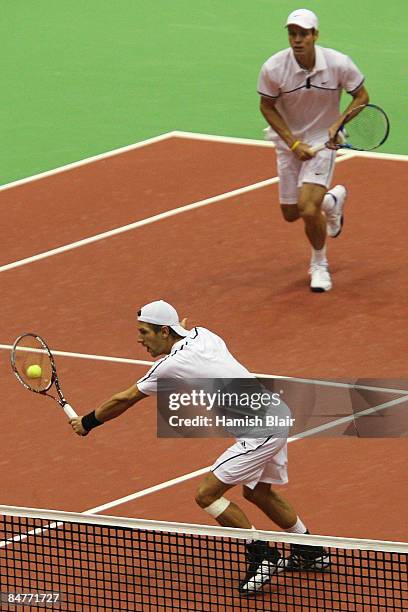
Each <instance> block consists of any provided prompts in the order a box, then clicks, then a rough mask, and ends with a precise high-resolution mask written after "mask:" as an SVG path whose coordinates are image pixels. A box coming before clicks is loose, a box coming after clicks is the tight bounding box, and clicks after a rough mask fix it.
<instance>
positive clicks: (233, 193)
mask: <svg viewBox="0 0 408 612" xmlns="http://www.w3.org/2000/svg"><path fill="white" fill-rule="evenodd" d="M278 181H279V179H278V177H276V176H275V177H273V178H270V179H266V180H264V181H259V182H257V183H253V184H252V185H247V186H246V187H240V188H239V189H234V190H233V191H227V192H225V193H220V194H219V195H216V196H213V197H211V198H206V199H205V200H199V201H198V202H192V203H191V204H185V205H184V206H180V207H178V208H173V209H171V210H168V211H166V212H163V213H159V214H158V215H153V216H152V217H147V218H146V219H141V220H140V221H135V222H134V223H130V224H129V225H123V226H122V227H117V228H116V229H113V230H109V231H107V232H103V233H101V234H96V235H95V236H90V237H89V238H84V239H83V240H78V241H77V242H71V243H70V244H66V245H64V246H61V247H57V248H56V249H51V250H50V251H45V252H43V253H38V254H37V255H33V256H31V257H26V258H25V259H20V260H19V261H14V262H12V263H9V264H5V265H4V266H0V272H6V271H7V270H12V269H14V268H19V267H21V266H25V265H27V264H30V263H34V262H36V261H40V260H41V259H45V258H47V257H53V256H54V255H59V254H60V253H65V252H67V251H72V250H73V249H77V248H79V247H82V246H85V245H87V244H92V243H94V242H98V241H99V240H104V239H106V238H112V236H118V235H119V234H123V233H125V232H129V231H131V230H134V229H137V228H139V227H143V226H145V225H149V224H151V223H155V222H156V221H162V220H163V219H168V218H169V217H174V216H175V215H179V214H181V213H184V212H188V211H190V210H195V209H197V208H202V207H203V206H209V205H210V204H215V203H217V202H222V201H224V200H227V199H229V198H234V197H236V196H239V195H242V194H244V193H248V192H250V191H254V190H256V189H260V188H262V187H267V186H268V185H274V184H275V183H277V182H278Z"/></svg>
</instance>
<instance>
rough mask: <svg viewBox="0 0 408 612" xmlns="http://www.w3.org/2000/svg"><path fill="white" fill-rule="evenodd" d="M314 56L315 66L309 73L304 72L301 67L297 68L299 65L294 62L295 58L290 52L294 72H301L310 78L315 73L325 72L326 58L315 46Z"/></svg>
mask: <svg viewBox="0 0 408 612" xmlns="http://www.w3.org/2000/svg"><path fill="white" fill-rule="evenodd" d="M315 54H316V59H315V65H314V66H313V68H312V70H310V72H309V71H307V70H305V68H302V67H301V66H299V64H298V63H297V61H296V60H295V56H294V54H293V51H292V54H291V55H292V61H293V64H294V66H295V72H303V73H306V74H307V75H308V76H312V75H313V74H316V73H317V72H322V71H323V70H326V68H327V62H326V58H325V57H324V54H323V51H322V50H321V48H320V47H319V46H317V45H316V46H315Z"/></svg>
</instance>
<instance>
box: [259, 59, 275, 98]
mask: <svg viewBox="0 0 408 612" xmlns="http://www.w3.org/2000/svg"><path fill="white" fill-rule="evenodd" d="M258 93H259V94H260V95H261V96H265V98H279V95H280V87H279V84H278V83H277V82H276V81H275V80H274V78H273V72H272V71H271V70H270V69H268V66H267V64H266V63H265V64H264V65H263V66H262V68H261V72H260V73H259V78H258Z"/></svg>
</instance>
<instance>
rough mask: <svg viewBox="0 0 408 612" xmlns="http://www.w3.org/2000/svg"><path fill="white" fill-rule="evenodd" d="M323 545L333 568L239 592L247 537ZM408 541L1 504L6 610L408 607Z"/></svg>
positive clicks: (285, 544)
mask: <svg viewBox="0 0 408 612" xmlns="http://www.w3.org/2000/svg"><path fill="white" fill-rule="evenodd" d="M249 537H251V538H254V537H255V538H257V539H259V540H261V541H267V542H269V546H270V547H274V546H275V545H276V546H277V548H278V549H279V552H280V554H281V555H282V558H288V557H289V556H290V555H291V552H293V548H292V545H293V544H295V545H298V546H299V545H303V546H304V545H305V544H308V545H313V546H323V547H324V549H325V553H326V555H329V557H327V558H329V561H330V562H329V566H328V567H327V568H326V569H325V570H321V571H320V570H318V569H316V568H314V569H309V570H302V571H288V570H287V569H286V570H283V571H281V572H279V573H276V574H275V575H273V576H272V577H271V578H270V580H269V581H268V582H267V583H266V584H265V585H263V587H262V588H260V589H259V591H255V592H254V593H252V595H251V596H247V595H243V594H241V593H240V592H239V584H240V581H241V580H242V579H243V577H244V576H245V574H246V570H247V567H246V565H247V563H246V550H247V542H246V540H247V538H249ZM407 553H408V544H405V543H398V542H380V541H375V540H357V539H343V538H331V537H326V536H308V535H306V536H296V535H293V534H286V533H280V532H279V533H277V532H267V531H256V532H253V531H251V532H249V531H247V530H241V529H228V528H221V527H216V526H214V527H209V526H202V525H187V524H182V523H167V522H156V521H145V520H139V519H128V518H121V517H108V516H99V515H90V514H76V513H71V512H59V511H51V510H38V509H29V508H16V507H6V506H0V592H1V605H0V608H1V610H10V611H12V610H16V611H17V612H20V611H21V610H34V609H37V608H41V607H43V608H48V609H55V610H69V611H70V612H78V611H85V610H86V611H88V610H98V611H108V610H120V611H123V610H132V611H135V610H137V611H138V610H140V611H143V612H145V611H146V610H154V611H155V610H189V611H193V610H200V611H202V610H206V611H211V612H212V611H214V610H219V611H225V610H231V611H232V610H234V611H235V610H282V611H285V610H347V611H348V612H350V611H354V610H355V611H357V610H358V611H366V610H407V609H408V581H407Z"/></svg>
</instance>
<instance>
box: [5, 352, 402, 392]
mask: <svg viewBox="0 0 408 612" xmlns="http://www.w3.org/2000/svg"><path fill="white" fill-rule="evenodd" d="M12 348H13V345H11V344H0V350H4V351H11V349H12ZM24 350H26V351H34V352H36V351H37V350H38V349H29V348H25V349H24ZM52 354H53V355H56V356H57V357H73V358H75V359H90V360H93V361H107V362H109V363H124V364H129V365H137V366H139V365H141V366H149V367H150V366H152V365H153V364H154V363H155V362H154V361H145V360H144V359H131V358H130V357H109V356H107V355H92V354H88V353H73V352H68V351H59V350H56V349H52ZM252 374H253V375H254V376H256V377H257V378H273V379H276V380H291V381H293V382H301V383H305V384H308V385H313V384H316V385H319V386H325V387H336V388H338V389H358V390H361V391H377V392H379V393H398V394H402V395H408V389H394V388H393V387H376V386H368V385H356V384H353V383H342V382H339V381H331V380H320V379H315V378H297V377H295V376H279V375H277V374H262V373H259V372H252Z"/></svg>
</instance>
